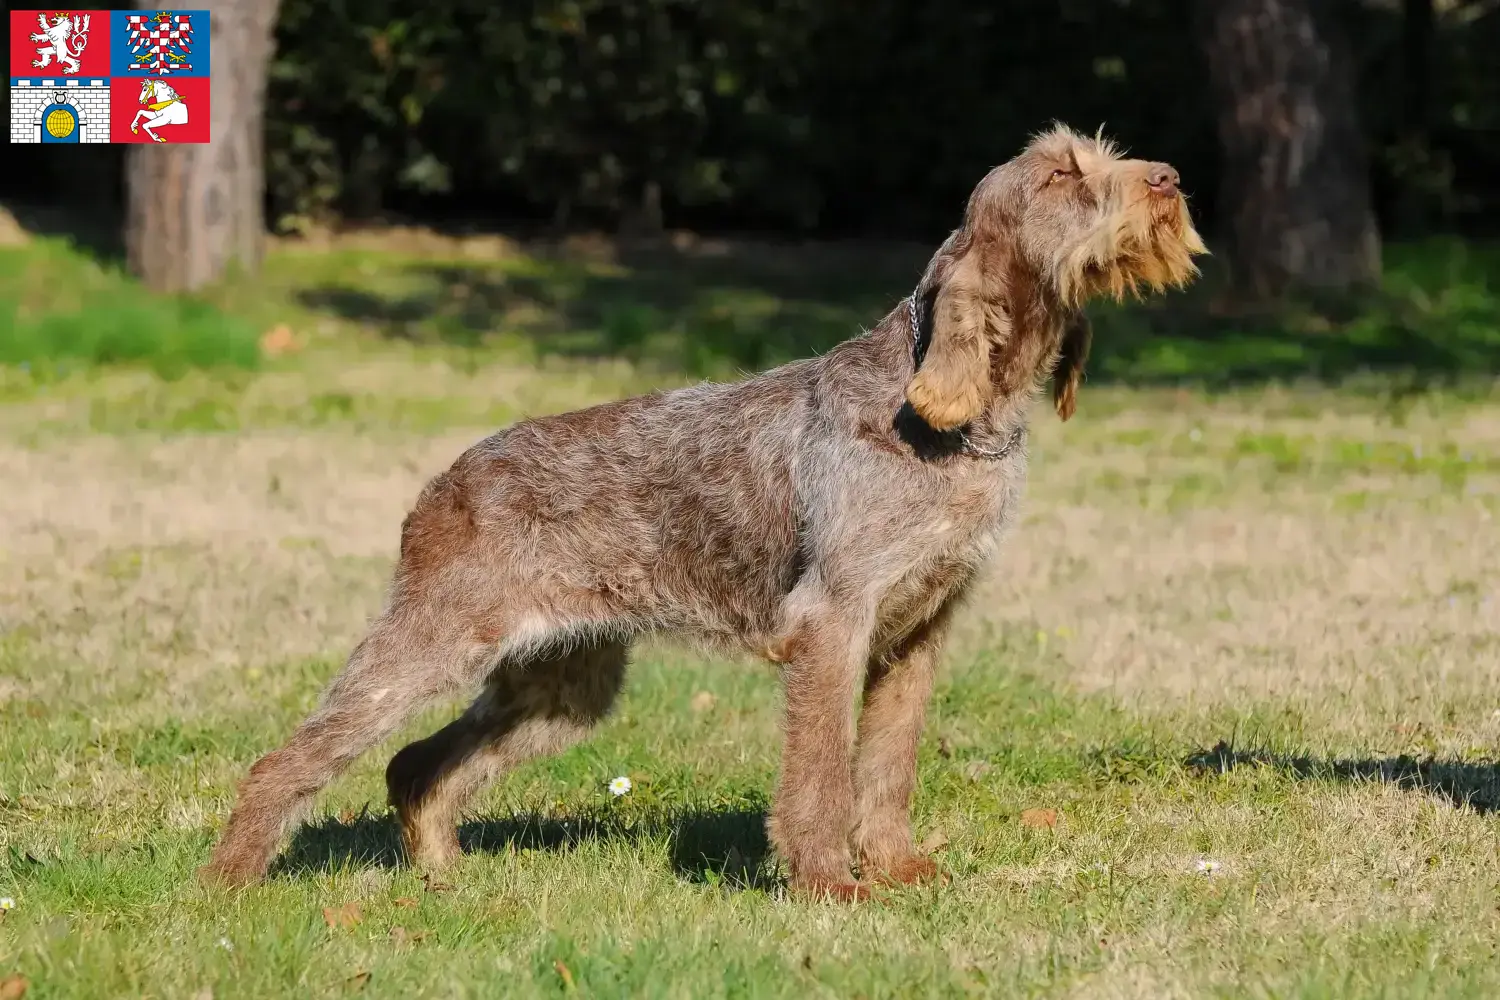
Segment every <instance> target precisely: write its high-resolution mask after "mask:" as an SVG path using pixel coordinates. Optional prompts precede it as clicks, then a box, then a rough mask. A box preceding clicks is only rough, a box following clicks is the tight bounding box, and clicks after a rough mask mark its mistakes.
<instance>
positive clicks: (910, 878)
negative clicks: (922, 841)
mask: <svg viewBox="0 0 1500 1000" xmlns="http://www.w3.org/2000/svg"><path fill="white" fill-rule="evenodd" d="M874 876H875V881H877V882H881V883H883V884H885V885H917V884H920V883H923V882H937V881H942V882H946V881H948V875H947V873H945V872H944V871H943V870H942V868H940V867H938V863H937V862H936V861H934V860H932V859H931V858H924V857H922V856H921V855H920V854H913V855H912V856H911V857H908V858H902V859H901V860H900V861H897V862H895V863H894V864H888V865H885V866H883V867H880V868H877V869H875V871H874Z"/></svg>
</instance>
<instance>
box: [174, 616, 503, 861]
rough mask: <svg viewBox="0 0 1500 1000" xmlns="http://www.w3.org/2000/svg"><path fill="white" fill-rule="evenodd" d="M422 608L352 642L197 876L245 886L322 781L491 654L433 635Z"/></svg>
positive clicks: (244, 792) (253, 771)
mask: <svg viewBox="0 0 1500 1000" xmlns="http://www.w3.org/2000/svg"><path fill="white" fill-rule="evenodd" d="M427 617H428V616H423V615H418V614H414V613H412V610H411V609H406V613H396V612H392V611H387V613H386V614H384V615H383V616H382V617H381V618H380V619H378V620H377V621H376V623H375V624H374V625H373V626H372V628H371V629H370V632H369V634H368V635H366V636H365V638H364V640H363V641H362V642H360V644H359V645H358V646H357V647H355V650H354V652H353V653H352V654H351V655H350V657H349V662H348V664H347V665H346V666H345V667H344V670H343V671H342V672H341V673H340V674H339V675H338V676H337V677H336V678H334V680H333V682H332V683H331V684H330V685H329V686H328V690H327V691H326V692H325V693H324V695H323V702H322V705H321V706H320V707H319V708H318V709H317V711H315V712H314V713H313V714H312V715H311V716H310V717H308V719H307V721H305V722H303V723H302V725H301V726H299V727H298V729H297V731H296V732H295V733H293V734H292V738H291V739H290V740H289V741H288V742H287V744H286V745H285V746H283V747H282V748H281V749H279V750H275V751H273V752H271V753H269V754H267V755H266V756H264V757H262V758H261V759H260V760H258V761H257V762H256V763H255V765H254V766H253V767H251V768H250V773H249V775H248V776H247V777H246V778H245V780H244V781H243V782H241V784H240V789H239V799H238V802H237V804H236V805H235V808H234V811H233V813H232V814H231V815H230V817H229V823H228V825H227V826H226V827H225V829H224V833H223V836H222V837H221V838H220V840H219V844H218V846H217V847H216V848H215V849H214V853H213V857H212V858H211V859H210V860H209V863H208V865H207V866H206V867H205V868H204V869H203V872H202V875H203V876H204V878H205V879H206V880H210V881H218V882H222V883H225V884H229V885H246V884H249V883H253V882H257V881H259V880H260V879H262V878H263V877H264V876H265V874H266V871H267V869H268V868H269V867H270V864H271V859H272V857H273V856H274V855H275V852H276V848H277V845H278V844H279V842H280V840H281V836H282V834H283V833H284V832H285V830H286V828H287V826H288V825H289V824H290V823H291V822H293V821H294V820H295V819H296V818H297V816H298V815H299V814H300V813H301V811H302V810H303V809H304V808H305V807H306V806H307V805H308V804H309V803H310V801H311V800H312V797H313V796H314V795H315V794H316V793H317V792H318V791H319V790H320V789H322V788H323V786H324V785H326V784H328V782H330V781H332V780H333V779H334V778H335V777H337V776H338V775H339V773H340V772H342V771H343V770H344V769H345V768H346V767H348V766H349V764H350V763H351V762H353V761H354V759H355V758H357V757H358V756H359V755H360V754H362V753H363V752H364V751H365V750H367V749H369V748H370V747H371V746H374V745H375V744H376V743H378V742H379V741H380V740H382V739H384V738H386V737H387V736H390V735H391V734H392V733H394V732H395V731H396V729H397V728H399V727H400V726H401V724H402V723H403V722H405V721H406V720H407V719H408V718H410V717H411V715H412V714H413V713H414V712H416V711H417V710H419V709H421V708H422V707H424V706H425V705H427V704H428V703H429V702H431V701H432V700H433V698H435V697H436V696H438V695H439V694H442V693H444V692H445V691H449V690H452V689H453V688H454V687H455V686H456V685H457V684H458V683H461V682H463V681H466V680H468V678H469V677H470V676H471V675H472V673H473V671H474V669H475V667H476V666H480V665H482V661H483V660H484V659H486V658H487V657H488V656H489V655H492V653H493V650H492V649H485V648H483V647H480V646H478V645H477V644H475V643H474V642H473V641H471V640H467V639H460V638H458V637H457V634H456V633H451V632H449V633H444V634H443V635H442V636H441V637H440V636H438V635H434V633H433V626H432V623H431V621H430V620H426V618H427ZM476 660H478V661H480V662H479V663H476V662H475V661H476Z"/></svg>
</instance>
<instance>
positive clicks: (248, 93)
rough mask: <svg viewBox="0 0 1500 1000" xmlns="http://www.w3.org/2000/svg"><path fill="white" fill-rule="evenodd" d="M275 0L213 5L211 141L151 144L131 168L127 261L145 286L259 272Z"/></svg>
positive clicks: (190, 285)
mask: <svg viewBox="0 0 1500 1000" xmlns="http://www.w3.org/2000/svg"><path fill="white" fill-rule="evenodd" d="M277 2H278V0H219V2H216V3H215V4H214V5H213V10H212V16H213V21H212V24H211V26H210V27H211V30H212V32H213V35H212V38H213V67H212V78H211V79H212V81H213V82H212V96H211V108H210V122H211V124H210V126H209V128H210V132H209V141H208V142H207V143H205V144H182V145H173V144H172V143H170V142H169V143H165V144H163V145H154V144H147V145H142V146H136V147H134V148H132V149H131V150H130V151H129V153H128V154H127V156H126V161H125V191H126V195H125V199H126V218H125V253H126V260H127V262H128V263H129V266H130V270H131V271H132V272H133V273H135V274H136V275H137V276H138V277H140V279H141V280H142V281H144V282H145V283H146V285H147V286H148V287H151V288H154V289H156V290H158V291H166V292H175V291H188V290H191V289H195V288H200V287H202V286H203V285H205V284H208V283H209V282H211V281H215V280H217V279H219V278H221V277H223V276H224V275H225V274H226V273H227V272H228V271H230V270H231V269H232V268H234V267H238V268H241V269H243V270H245V271H250V272H253V271H255V270H256V269H257V268H258V267H259V266H260V259H261V253H262V249H263V246H262V244H263V240H264V238H265V218H264V215H265V206H264V197H265V162H264V153H263V145H264V126H263V122H264V114H265V95H266V71H267V66H268V64H269V62H270V58H271V49H272V44H273V31H274V29H275V26H276V8H277Z"/></svg>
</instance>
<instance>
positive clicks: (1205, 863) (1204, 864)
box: [1197, 858, 1224, 875]
mask: <svg viewBox="0 0 1500 1000" xmlns="http://www.w3.org/2000/svg"><path fill="white" fill-rule="evenodd" d="M1223 867H1224V866H1223V865H1221V864H1219V862H1217V861H1214V860H1213V859H1211V858H1200V859H1199V860H1198V865H1197V868H1198V874H1200V875H1212V874H1213V873H1214V872H1216V871H1218V870H1219V869H1220V868H1223Z"/></svg>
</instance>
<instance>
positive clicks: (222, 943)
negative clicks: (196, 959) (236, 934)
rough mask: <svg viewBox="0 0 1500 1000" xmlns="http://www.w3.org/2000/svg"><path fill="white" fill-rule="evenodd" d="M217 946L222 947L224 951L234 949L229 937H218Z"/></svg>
mask: <svg viewBox="0 0 1500 1000" xmlns="http://www.w3.org/2000/svg"><path fill="white" fill-rule="evenodd" d="M219 947H220V948H223V949H224V950H225V951H234V945H232V944H230V943H229V939H228V938H227V937H221V938H219Z"/></svg>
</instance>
